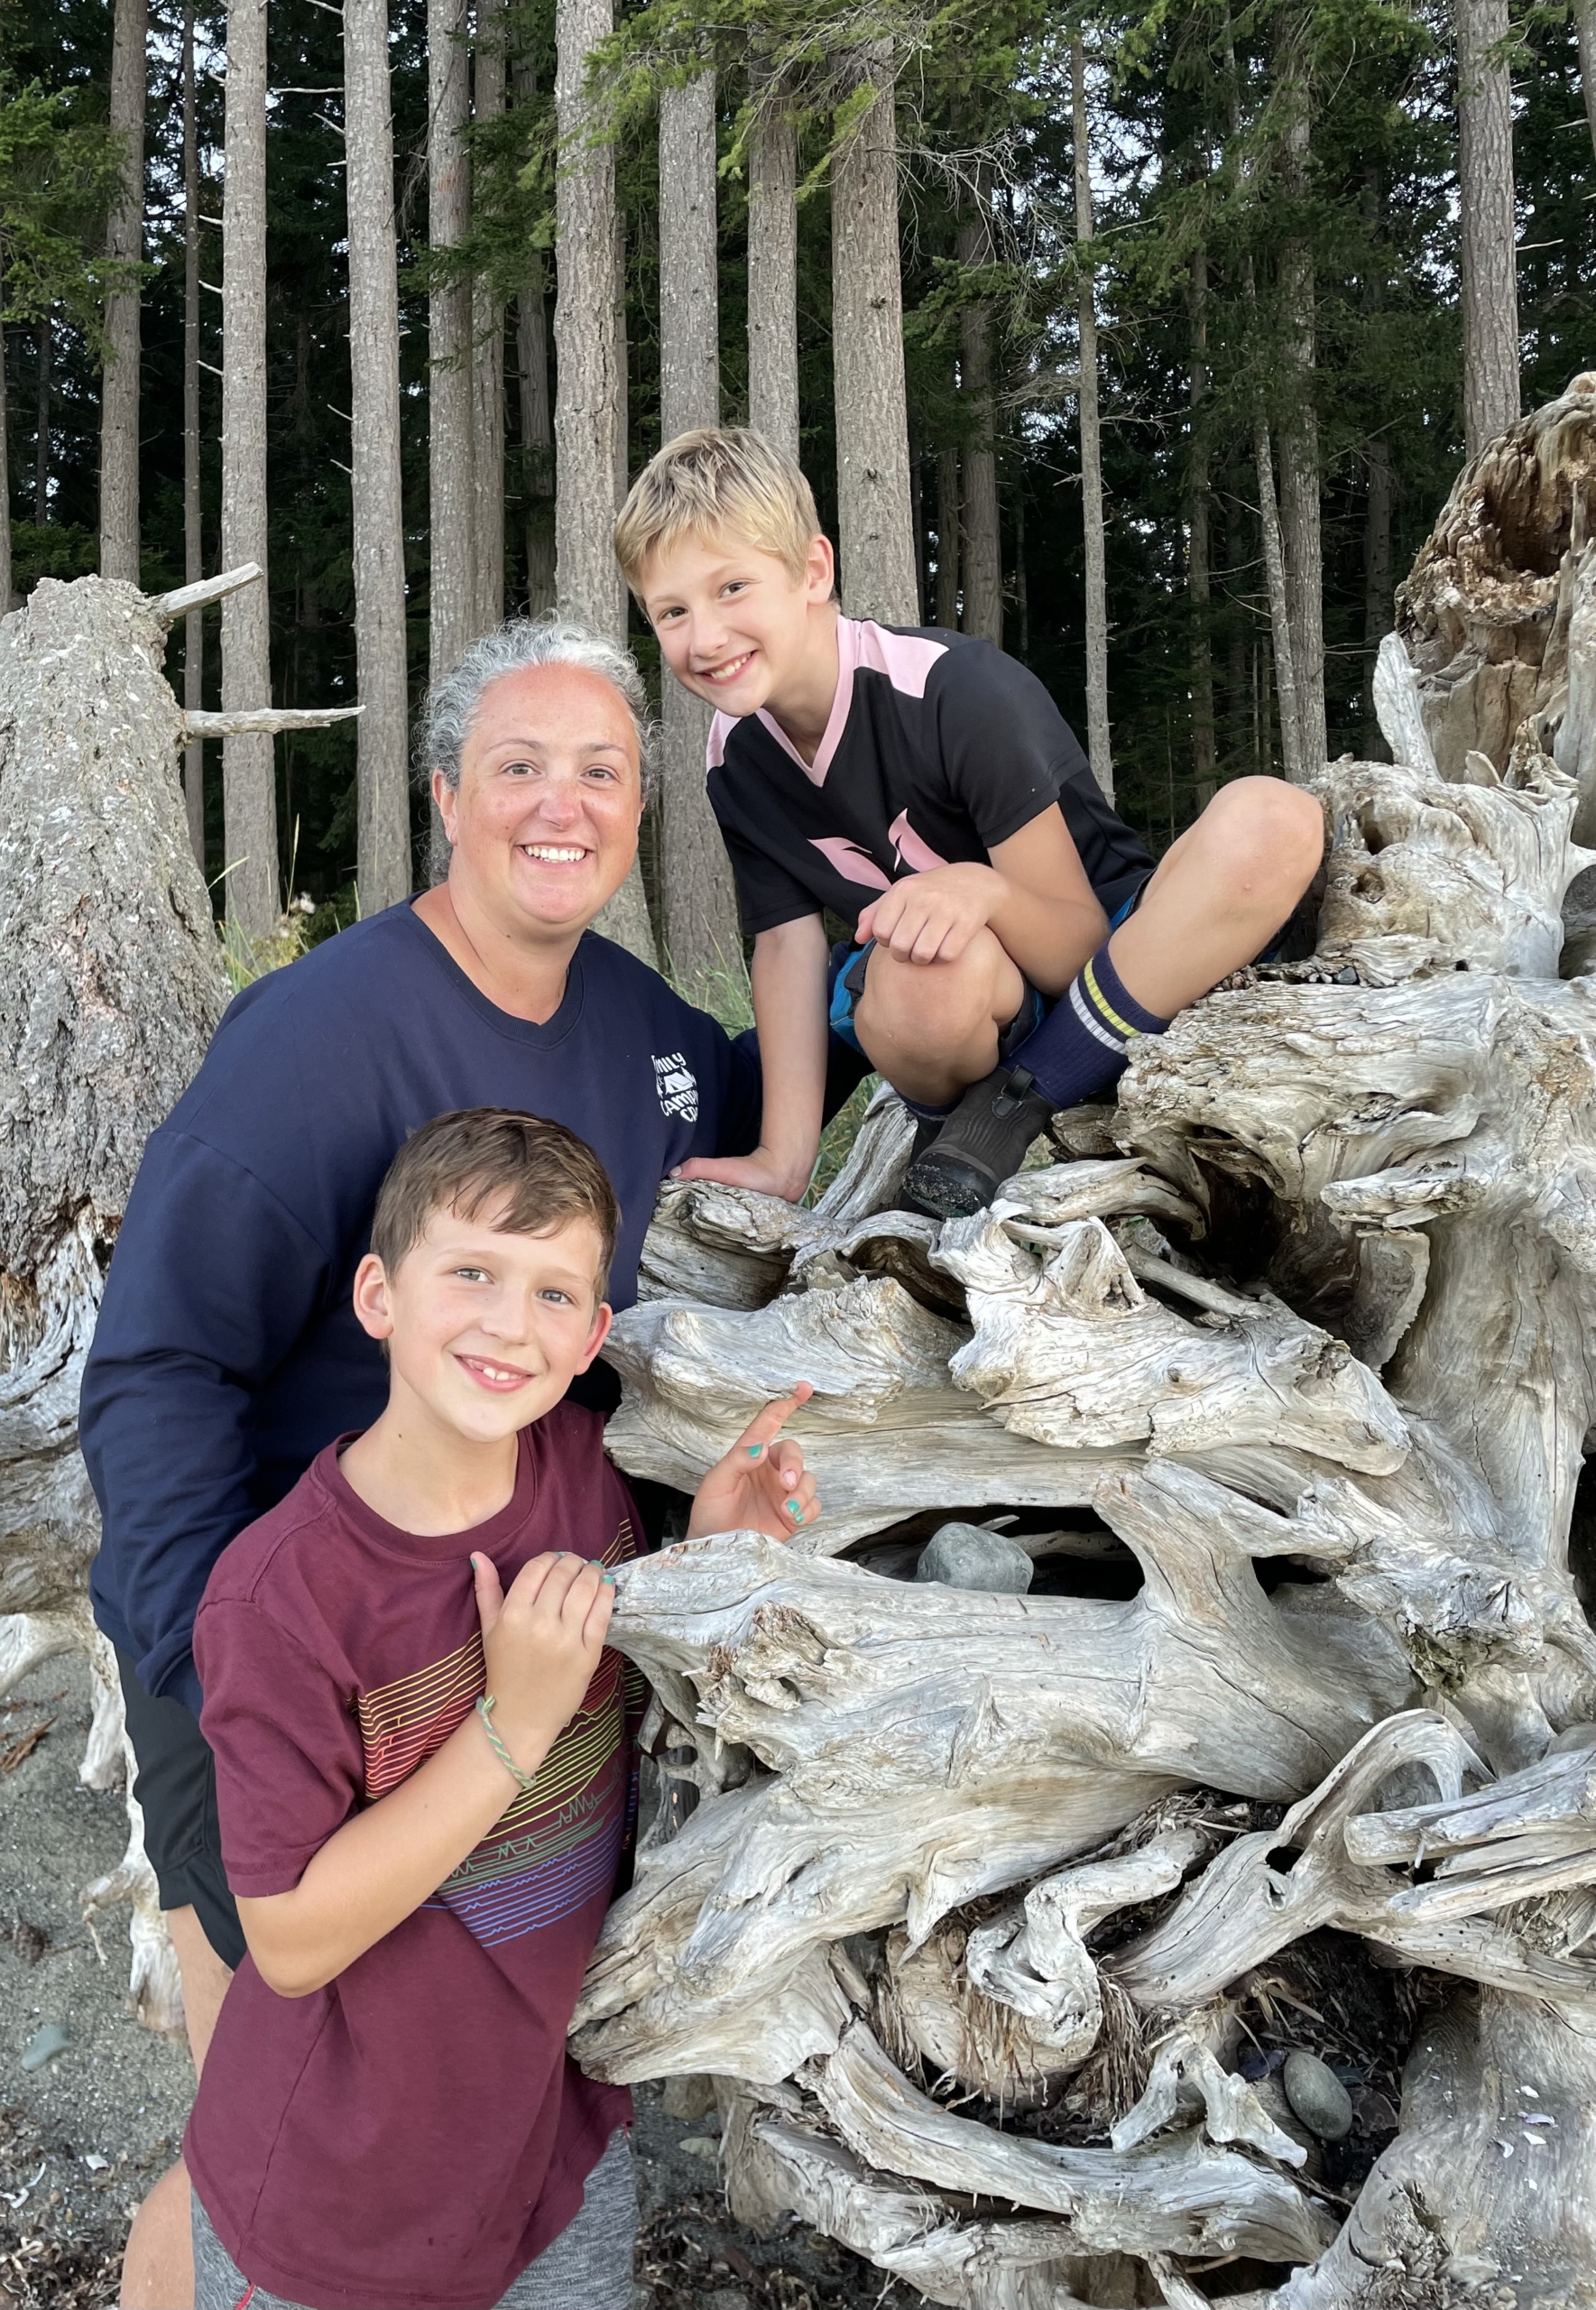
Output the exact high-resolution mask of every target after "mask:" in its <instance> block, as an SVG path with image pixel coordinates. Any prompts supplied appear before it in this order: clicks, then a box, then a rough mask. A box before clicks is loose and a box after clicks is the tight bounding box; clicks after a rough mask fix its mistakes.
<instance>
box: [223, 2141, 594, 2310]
mask: <svg viewBox="0 0 1596 2310" xmlns="http://www.w3.org/2000/svg"><path fill="white" fill-rule="evenodd" d="M193 2199H194V2310H245V2305H248V2310H303V2305H301V2304H298V2303H292V2302H285V2301H284V2300H283V2298H282V2296H281V2295H280V2294H268V2293H267V2291H266V2289H265V2287H263V2286H252V2285H251V2284H250V2281H249V2280H248V2278H245V2277H244V2272H243V2271H242V2270H241V2269H240V2268H238V2265H237V2264H236V2263H235V2261H234V2260H233V2259H232V2257H231V2255H230V2254H229V2253H228V2252H227V2250H226V2247H225V2246H224V2245H223V2243H222V2241H221V2240H220V2239H219V2238H218V2237H217V2233H216V2231H214V2230H213V2229H212V2228H211V2226H210V2217H209V2215H208V2213H206V2211H205V2208H204V2207H203V2206H202V2205H201V2204H200V2203H199V2194H198V2191H196V2192H194V2193H193ZM636 2237H637V2176H636V2173H635V2172H634V2171H633V2168H632V2145H631V2143H630V2142H629V2141H628V2139H627V2138H626V2136H625V2134H624V2133H622V2132H616V2133H613V2134H612V2135H611V2136H610V2140H609V2147H608V2148H606V2149H605V2151H604V2156H603V2157H602V2158H600V2159H599V2161H598V2164H597V2165H596V2166H595V2167H594V2169H593V2171H592V2173H591V2174H589V2176H587V2181H586V2186H585V2187H584V2189H583V2192H582V2204H581V2209H580V2211H579V2212H578V2213H577V2214H575V2215H574V2216H573V2217H572V2219H571V2221H570V2222H568V2223H567V2226H566V2227H565V2229H563V2230H562V2231H560V2233H559V2236H558V2238H556V2239H553V2240H551V2241H550V2242H549V2244H548V2245H547V2246H545V2248H544V2249H543V2251H542V2252H541V2253H540V2255H539V2257H538V2259H537V2260H536V2261H535V2262H530V2263H529V2264H528V2266H527V2268H525V2269H524V2270H522V2272H521V2276H520V2277H519V2278H517V2279H516V2280H515V2282H514V2283H513V2285H512V2287H511V2288H510V2290H509V2292H508V2293H507V2294H503V2295H501V2296H500V2297H499V2300H498V2301H497V2303H495V2304H494V2305H493V2310H632V2247H633V2244H634V2242H635V2241H636ZM484 2310H486V2305H484Z"/></svg>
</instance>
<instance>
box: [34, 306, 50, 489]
mask: <svg viewBox="0 0 1596 2310" xmlns="http://www.w3.org/2000/svg"><path fill="white" fill-rule="evenodd" d="M53 337H54V329H53V328H52V325H51V319H50V315H49V314H48V313H42V314H41V315H40V317H39V393H38V418H37V420H36V422H35V425H34V429H33V519H34V521H35V522H37V523H38V525H39V526H40V528H41V529H42V527H43V526H44V524H45V522H48V521H49V519H50V356H51V340H52V338H53Z"/></svg>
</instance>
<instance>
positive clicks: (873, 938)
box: [615, 429, 1324, 1217]
mask: <svg viewBox="0 0 1596 2310" xmlns="http://www.w3.org/2000/svg"><path fill="white" fill-rule="evenodd" d="M615 550H616V554H617V557H618V559H619V560H620V563H621V567H622V569H623V573H624V575H625V577H626V581H627V583H628V585H629V586H630V587H632V592H633V593H634V594H635V595H636V596H637V599H638V601H639V602H640V603H641V606H642V608H643V610H644V612H645V613H646V614H647V616H648V618H649V620H650V624H652V626H653V628H654V631H655V633H657V634H658V636H659V640H660V651H661V652H662V654H663V656H664V659H665V661H666V664H667V665H668V666H669V670H670V671H671V673H672V674H673V675H674V676H675V677H676V679H677V680H678V681H679V682H680V683H681V684H682V685H683V687H684V688H687V689H689V690H691V691H692V692H694V694H695V695H696V696H697V697H699V698H705V699H706V700H708V702H709V703H710V704H711V705H713V706H714V707H715V709H716V712H715V722H714V725H713V726H712V728H711V732H710V738H709V750H708V766H709V799H710V801H711V803H712V805H713V807H714V809H715V817H716V818H717V819H718V820H719V822H720V827H721V832H722V834H723V836H724V839H725V844H726V848H727V851H728V853H729V854H730V856H731V861H732V866H733V873H734V875H735V878H736V883H737V893H738V901H739V904H740V907H741V910H742V917H743V929H744V931H745V932H747V933H748V934H749V935H750V936H751V937H752V939H753V966H752V975H753V1002H754V1015H755V1019H756V1021H757V1023H758V1027H759V1039H760V1053H761V1061H762V1063H763V1067H764V1079H765V1099H764V1126H763V1130H762V1132H761V1141H760V1145H759V1147H758V1148H757V1150H755V1152H754V1153H753V1154H752V1155H750V1156H745V1157H738V1158H733V1159H725V1160H693V1161H691V1162H687V1163H684V1164H683V1165H682V1166H681V1167H680V1170H679V1174H678V1176H680V1177H681V1178H711V1179H720V1180H724V1181H726V1182H727V1183H729V1184H732V1185H736V1186H743V1187H757V1188H760V1189H761V1190H762V1191H764V1192H765V1193H767V1194H771V1195H780V1196H784V1197H789V1199H790V1198H796V1197H798V1196H801V1195H802V1194H803V1192H804V1189H805V1187H807V1184H808V1179H809V1174H810V1171H811V1169H812V1168H813V1165H814V1160H815V1155H816V1149H817V1146H818V1143H819V1135H820V1123H821V1104H822V1097H823V1093H824V1088H825V1081H826V1035H827V1030H828V1027H829V1030H830V1031H831V1032H833V1033H836V1034H840V1035H841V1036H842V1037H843V1038H844V1040H847V1041H849V1042H852V1043H853V1045H854V1047H855V1048H856V1049H859V1050H860V1051H861V1052H862V1053H863V1055H864V1057H865V1058H868V1060H869V1061H870V1063H871V1064H872V1066H873V1067H877V1068H879V1070H880V1071H881V1074H882V1075H884V1076H886V1078H887V1080H888V1081H889V1082H890V1084H891V1085H892V1086H893V1088H894V1089H895V1090H897V1091H898V1092H899V1094H900V1095H902V1097H903V1098H904V1099H905V1100H906V1101H907V1102H908V1104H909V1106H910V1107H912V1108H913V1109H914V1111H915V1113H917V1114H918V1116H919V1117H920V1119H921V1129H920V1132H919V1136H918V1144H917V1151H916V1156H915V1160H914V1162H913V1164H912V1166H911V1168H910V1170H909V1178H908V1180H907V1182H906V1187H905V1197H906V1200H907V1201H908V1202H909V1203H910V1204H911V1205H912V1206H916V1207H918V1208H919V1209H921V1210H925V1211H929V1212H931V1213H933V1214H935V1215H939V1216H945V1217H951V1216H954V1215H958V1214H963V1213H968V1212H972V1211H976V1210H979V1209H980V1208H981V1207H982V1206H983V1204H985V1203H987V1202H990V1200H991V1198H992V1193H993V1191H994V1190H995V1188H996V1187H997V1186H998V1184H999V1183H1000V1181H1001V1180H1002V1179H1003V1178H1007V1177H1008V1176H1009V1175H1010V1173H1012V1172H1014V1171H1016V1170H1018V1169H1019V1165H1020V1163H1021V1161H1022V1160H1023V1158H1024V1155H1025V1151H1026V1149H1027V1148H1028V1147H1029V1144H1030V1142H1031V1141H1032V1140H1033V1139H1034V1138H1036V1137H1037V1136H1038V1133H1039V1132H1041V1131H1042V1130H1043V1129H1044V1128H1045V1126H1046V1124H1047V1120H1048V1118H1049V1116H1050V1115H1052V1114H1053V1113H1055V1111H1056V1110H1057V1109H1058V1108H1061V1107H1067V1106H1073V1105H1075V1104H1078V1103H1079V1102H1080V1101H1082V1100H1084V1099H1089V1098H1092V1097H1093V1096H1094V1095H1098V1094H1101V1093H1102V1092H1103V1091H1105V1090H1106V1089H1108V1087H1109V1086H1111V1085H1112V1083H1114V1082H1115V1081H1116V1080H1117V1079H1118V1076H1119V1075H1120V1073H1121V1070H1122V1068H1123V1067H1124V1065H1125V1061H1126V1058H1127V1055H1128V1050H1129V1047H1130V1044H1131V1043H1132V1042H1133V1040H1134V1039H1135V1038H1136V1037H1137V1036H1138V1035H1148V1034H1160V1033H1162V1031H1163V1030H1164V1029H1165V1028H1166V1027H1167V1025H1168V1023H1169V1021H1170V1020H1171V1018H1172V1017H1173V1016H1174V1015H1175V1013H1176V1012H1177V1011H1180V1010H1182V1009H1184V1008H1185V1005H1186V1004H1187V1003H1192V1002H1195V1000H1196V998H1197V997H1198V996H1199V995H1201V994H1205V993H1207V992H1208V990H1209V988H1210V987H1212V986H1213V985H1215V984H1217V983H1218V981H1219V980H1220V979H1222V978H1223V977H1224V976H1225V975H1226V974H1227V973H1228V972H1230V971H1232V970H1235V969H1237V968H1239V967H1240V966H1241V965H1242V964H1244V963H1247V962H1250V961H1251V960H1252V959H1253V958H1254V957H1255V956H1257V955H1259V952H1260V951H1261V950H1262V949H1264V948H1265V947H1268V944H1269V943H1270V941H1271V940H1272V939H1273V938H1274V937H1275V936H1276V934H1277V933H1278V931H1279V929H1280V928H1281V926H1282V925H1283V924H1284V923H1285V922H1286V921H1287V919H1288V918H1289V916H1290V915H1291V913H1292V911H1293V910H1294V909H1295V908H1296V904H1297V902H1298V901H1299V900H1300V899H1301V898H1302V896H1303V893H1304V892H1305V891H1306V889H1307V887H1308V884H1309V883H1310V882H1312V880H1313V878H1314V875H1315V873H1316V871H1317V869H1318V865H1319V862H1320V859H1321V856H1322V855H1323V850H1324V826H1323V818H1322V815H1321V812H1320V809H1319V806H1318V804H1317V803H1316V802H1315V801H1314V800H1313V799H1312V798H1311V797H1310V796H1309V795H1307V794H1305V793H1304V792H1303V791H1302V790H1300V789H1299V788H1296V787H1291V786H1287V784H1286V783H1285V782H1284V781H1282V780H1279V779H1275V778H1241V779H1236V780H1234V781H1232V782H1231V783H1229V784H1228V785H1226V786H1224V787H1222V789H1221V790H1220V791H1219V793H1218V794H1217V795H1216V796H1215V798H1214V799H1213V801H1212V802H1211V803H1210V804H1209V806H1208V808H1207V809H1206V810H1205V811H1204V814H1203V816H1202V818H1200V819H1199V820H1198V821H1197V823H1196V825H1195V826H1194V827H1191V828H1189V830H1188V831H1187V832H1186V833H1185V834H1184V835H1182V836H1181V837H1180V838H1179V840H1178V841H1177V842H1176V843H1174V844H1173V845H1171V846H1170V848H1169V850H1168V851H1167V854H1166V855H1165V857H1164V859H1163V861H1162V862H1161V864H1159V865H1158V867H1157V868H1155V866H1154V864H1153V861H1152V859H1151V858H1150V857H1149V855H1148V853H1147V851H1146V850H1145V849H1144V848H1143V846H1142V845H1141V844H1140V842H1139V840H1138V839H1137V837H1136V836H1135V835H1134V834H1133V833H1132V832H1131V831H1130V827H1127V826H1125V825H1124V824H1123V822H1122V821H1121V819H1120V818H1116V816H1115V815H1114V812H1113V810H1112V808H1110V806H1109V804H1108V803H1107V802H1106V801H1105V800H1104V799H1103V797H1102V792H1101V790H1099V788H1098V786H1097V784H1096V781H1094V779H1093V776H1092V772H1091V768H1090V766H1089V764H1088V763H1087V761H1086V758H1085V756H1084V753H1082V751H1081V748H1080V746H1079V745H1078V744H1077V743H1076V741H1075V736H1074V735H1073V734H1072V733H1071V731H1070V729H1069V727H1068V725H1066V723H1065V721H1064V720H1063V718H1062V716H1060V714H1059V712H1058V709H1057V708H1056V706H1055V705H1054V703H1053V701H1052V699H1051V698H1050V697H1049V696H1048V694H1047V691H1046V690H1045V689H1044V688H1043V687H1042V685H1041V683H1040V682H1039V681H1038V680H1037V679H1036V678H1035V676H1034V675H1032V674H1030V673H1029V672H1028V671H1027V670H1026V669H1025V668H1024V667H1023V666H1021V665H1019V664H1018V663H1016V661H1014V660H1013V659H1012V658H1008V657H1005V656H1004V654H1003V652H1002V651H1001V650H998V649H995V648H994V647H993V646H992V643H990V642H983V641H979V640H976V639H975V638H973V637H972V636H970V635H965V634H958V633H946V632H943V631H941V630H939V629H936V628H925V627H916V628H903V627H897V626H886V625H881V624H877V623H875V622H874V621H873V620H871V619H853V618H847V617H844V616H843V615H842V614H841V613H840V610H839V608H838V605H837V602H836V600H835V586H834V580H835V566H834V560H833V555H832V549H831V545H830V542H829V541H828V540H827V539H826V538H825V537H823V536H822V535H821V534H820V532H819V524H818V521H817V518H816V511H815V502H814V498H813V496H812V494H811V493H810V490H809V487H808V485H807V482H806V481H805V480H804V478H803V476H802V475H801V474H800V473H799V472H798V468H797V467H796V466H795V465H793V464H792V463H791V461H790V460H789V459H788V458H787V457H783V456H781V455H780V452H778V451H777V450H775V449H773V448H771V447H770V444H769V443H768V442H766V441H764V440H762V439H761V438H760V436H759V435H758V434H755V433H751V432H745V431H718V430H707V429H706V430H701V431H698V432H694V433H685V434H683V435H681V436H680V438H679V439H677V440H675V441H671V442H669V443H668V444H667V445H666V447H665V448H663V449H661V450H660V454H659V456H658V457H655V458H654V460H653V462H652V463H651V464H650V466H649V467H647V469H646V470H645V471H644V472H643V474H642V475H641V476H640V477H639V479H638V481H637V482H636V484H635V485H634V486H633V488H632V494H631V495H630V496H629V497H628V499H627V501H626V504H625V506H624V508H623V512H622V513H621V517H620V520H619V521H618V522H617V523H616V526H615ZM826 908H829V909H831V910H832V911H833V912H834V913H835V914H837V915H840V916H841V917H842V918H843V919H844V921H845V922H849V923H851V924H852V925H853V951H851V950H850V949H849V947H846V946H844V947H840V948H839V949H838V950H837V952H836V953H835V955H830V956H828V952H827V947H826V934H825V929H824V922H823V913H824V910H826Z"/></svg>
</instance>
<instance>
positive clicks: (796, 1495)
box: [771, 1468, 820, 1527]
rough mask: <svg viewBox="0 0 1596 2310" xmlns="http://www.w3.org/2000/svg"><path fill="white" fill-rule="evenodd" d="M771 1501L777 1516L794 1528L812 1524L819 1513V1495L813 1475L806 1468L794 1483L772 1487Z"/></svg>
mask: <svg viewBox="0 0 1596 2310" xmlns="http://www.w3.org/2000/svg"><path fill="white" fill-rule="evenodd" d="M773 1473H774V1471H772V1474H773ZM771 1500H772V1502H773V1504H774V1507H775V1510H776V1512H777V1514H778V1515H779V1516H781V1517H784V1518H785V1519H786V1520H787V1522H788V1523H789V1524H791V1525H793V1526H794V1527H796V1526H798V1525H799V1524H812V1523H813V1522H814V1521H815V1520H816V1517H817V1516H818V1514H819V1513H820V1495H819V1493H818V1492H817V1491H816V1488H815V1478H814V1475H813V1474H812V1473H811V1472H810V1471H809V1470H808V1469H807V1468H806V1469H805V1470H804V1472H803V1474H801V1475H799V1476H798V1479H797V1481H796V1482H795V1483H790V1484H787V1483H783V1484H778V1485H775V1486H773V1487H772V1491H771Z"/></svg>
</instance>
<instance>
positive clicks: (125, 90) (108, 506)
mask: <svg viewBox="0 0 1596 2310" xmlns="http://www.w3.org/2000/svg"><path fill="white" fill-rule="evenodd" d="M148 32H149V5H148V0H116V6H115V17H114V20H113V29H112V35H111V102H110V116H109V125H110V129H111V133H112V134H113V135H115V136H118V137H121V138H122V139H123V140H124V154H123V162H122V171H121V183H120V188H119V190H118V194H117V198H116V200H115V204H114V206H113V208H112V210H111V215H110V219H109V223H108V225H107V227H106V255H107V256H108V257H110V258H112V259H113V260H114V261H115V262H116V263H122V264H136V263H138V262H139V260H140V259H141V258H142V256H143V247H144V76H145V56H144V52H145V46H146V42H147V38H148ZM139 294H140V292H139V290H138V288H137V287H136V285H135V286H134V287H133V288H131V289H121V290H116V291H113V293H112V294H111V295H110V296H108V297H107V298H106V363H105V368H104V371H103V372H102V375H101V384H100V575H101V577H125V578H126V579H127V581H128V583H129V584H130V585H134V586H136V585H137V584H138V582H139Z"/></svg>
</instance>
